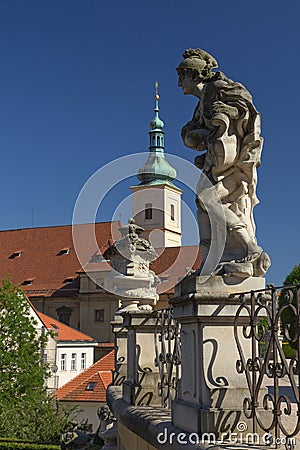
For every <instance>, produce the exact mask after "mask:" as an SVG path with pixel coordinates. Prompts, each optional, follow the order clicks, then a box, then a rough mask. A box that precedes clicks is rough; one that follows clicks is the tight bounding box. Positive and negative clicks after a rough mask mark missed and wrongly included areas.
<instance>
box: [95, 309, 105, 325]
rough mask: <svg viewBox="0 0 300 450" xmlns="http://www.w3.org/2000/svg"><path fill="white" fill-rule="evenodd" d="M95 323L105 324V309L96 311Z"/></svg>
mask: <svg viewBox="0 0 300 450" xmlns="http://www.w3.org/2000/svg"><path fill="white" fill-rule="evenodd" d="M95 322H102V323H103V322H104V309H95Z"/></svg>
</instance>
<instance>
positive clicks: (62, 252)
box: [57, 247, 70, 256]
mask: <svg viewBox="0 0 300 450" xmlns="http://www.w3.org/2000/svg"><path fill="white" fill-rule="evenodd" d="M69 253H70V247H64V248H62V249H61V250H60V251H59V252H58V254H57V255H58V256H61V255H68V254H69Z"/></svg>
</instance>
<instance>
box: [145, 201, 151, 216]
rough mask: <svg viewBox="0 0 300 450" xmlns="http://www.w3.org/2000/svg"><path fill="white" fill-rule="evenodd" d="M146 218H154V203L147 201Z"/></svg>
mask: <svg viewBox="0 0 300 450" xmlns="http://www.w3.org/2000/svg"><path fill="white" fill-rule="evenodd" d="M145 219H146V220H151V219H152V203H146V205H145Z"/></svg>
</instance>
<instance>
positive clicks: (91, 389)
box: [85, 382, 97, 391]
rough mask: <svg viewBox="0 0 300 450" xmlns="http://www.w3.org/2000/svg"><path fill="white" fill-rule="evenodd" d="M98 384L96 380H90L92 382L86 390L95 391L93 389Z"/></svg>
mask: <svg viewBox="0 0 300 450" xmlns="http://www.w3.org/2000/svg"><path fill="white" fill-rule="evenodd" d="M96 384H97V383H96V382H90V383H88V384H87V386H86V388H85V390H86V391H93V390H94V389H95V386H96Z"/></svg>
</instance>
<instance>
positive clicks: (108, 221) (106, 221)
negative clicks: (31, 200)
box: [0, 220, 121, 233]
mask: <svg viewBox="0 0 300 450" xmlns="http://www.w3.org/2000/svg"><path fill="white" fill-rule="evenodd" d="M118 222H119V223H120V222H121V221H120V220H105V221H104V222H90V223H89V222H87V223H76V224H73V223H69V224H64V225H44V226H40V227H24V228H10V229H7V230H0V233H3V232H4V233H5V232H7V231H23V230H39V229H45V228H62V227H73V226H76V225H97V224H104V223H118Z"/></svg>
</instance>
